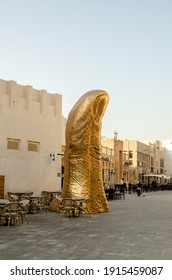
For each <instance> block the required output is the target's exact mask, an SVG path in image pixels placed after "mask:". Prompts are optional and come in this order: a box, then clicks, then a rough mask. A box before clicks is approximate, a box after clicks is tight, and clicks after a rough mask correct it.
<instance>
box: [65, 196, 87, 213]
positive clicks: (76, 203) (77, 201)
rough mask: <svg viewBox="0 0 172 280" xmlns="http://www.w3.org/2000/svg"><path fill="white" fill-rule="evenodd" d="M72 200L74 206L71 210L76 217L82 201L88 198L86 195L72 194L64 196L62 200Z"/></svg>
mask: <svg viewBox="0 0 172 280" xmlns="http://www.w3.org/2000/svg"><path fill="white" fill-rule="evenodd" d="M65 200H72V201H73V202H74V208H73V210H72V216H73V217H78V216H79V215H80V209H81V207H82V203H83V202H87V201H88V200H89V199H88V197H86V196H73V197H64V198H62V201H65Z"/></svg>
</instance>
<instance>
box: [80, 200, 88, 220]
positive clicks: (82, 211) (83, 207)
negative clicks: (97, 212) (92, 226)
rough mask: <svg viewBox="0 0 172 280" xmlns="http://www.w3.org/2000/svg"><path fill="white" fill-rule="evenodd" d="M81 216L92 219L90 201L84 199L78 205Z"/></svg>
mask: <svg viewBox="0 0 172 280" xmlns="http://www.w3.org/2000/svg"><path fill="white" fill-rule="evenodd" d="M78 209H79V215H81V214H87V215H88V216H89V217H90V210H89V199H83V200H81V201H80V202H79V203H78Z"/></svg>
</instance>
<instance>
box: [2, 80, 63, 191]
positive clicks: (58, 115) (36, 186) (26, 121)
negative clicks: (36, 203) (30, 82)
mask: <svg viewBox="0 0 172 280" xmlns="http://www.w3.org/2000/svg"><path fill="white" fill-rule="evenodd" d="M65 122H66V120H65V118H64V117H63V116H62V96H61V95H60V94H50V93H48V92H47V91H46V90H37V89H34V88H32V86H22V85H19V84H17V83H16V82H15V81H5V80H0V131H1V133H0V176H4V177H3V178H4V193H5V194H6V193H7V192H8V191H11V192H14V191H15V192H25V191H33V192H34V193H39V192H41V191H42V190H51V191H56V190H59V189H60V188H61V176H60V175H58V174H61V157H60V156H58V155H57V154H58V153H61V147H62V144H64V127H65ZM1 188H2V187H1Z"/></svg>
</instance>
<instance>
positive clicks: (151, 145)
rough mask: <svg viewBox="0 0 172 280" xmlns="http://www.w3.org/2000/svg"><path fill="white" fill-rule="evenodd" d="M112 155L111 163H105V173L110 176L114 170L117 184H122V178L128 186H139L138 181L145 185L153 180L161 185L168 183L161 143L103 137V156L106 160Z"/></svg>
mask: <svg viewBox="0 0 172 280" xmlns="http://www.w3.org/2000/svg"><path fill="white" fill-rule="evenodd" d="M110 154H112V156H110V163H107V162H103V169H104V171H103V173H104V174H106V173H105V172H107V174H109V173H110V170H111V169H112V170H113V174H114V179H113V182H114V183H115V184H120V183H121V182H122V180H121V179H122V178H123V182H124V183H126V184H127V185H128V184H137V182H138V181H141V182H145V183H146V182H148V183H149V182H151V181H152V180H156V181H158V182H159V183H164V182H165V181H166V175H165V170H164V161H165V158H164V148H163V145H162V142H161V141H158V140H156V141H145V142H144V141H143V142H140V141H137V140H127V139H126V140H124V141H122V140H119V139H116V138H115V137H114V138H113V139H109V138H105V137H103V138H102V155H103V157H104V158H106V157H108V155H110ZM106 177H107V176H106ZM103 178H104V177H103ZM109 178H110V176H109ZM104 181H106V180H105V179H104ZM108 181H110V180H108ZM111 181H112V180H111Z"/></svg>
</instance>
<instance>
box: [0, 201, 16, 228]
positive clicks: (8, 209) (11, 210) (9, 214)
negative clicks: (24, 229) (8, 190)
mask: <svg viewBox="0 0 172 280" xmlns="http://www.w3.org/2000/svg"><path fill="white" fill-rule="evenodd" d="M19 211H20V203H19V202H9V203H7V204H6V205H5V206H4V207H3V208H2V210H1V217H4V218H5V220H7V225H8V226H9V225H10V223H11V222H13V224H16V225H19V216H20V213H19Z"/></svg>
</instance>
